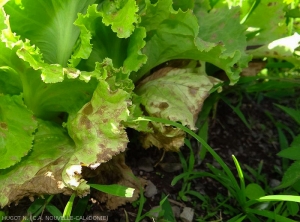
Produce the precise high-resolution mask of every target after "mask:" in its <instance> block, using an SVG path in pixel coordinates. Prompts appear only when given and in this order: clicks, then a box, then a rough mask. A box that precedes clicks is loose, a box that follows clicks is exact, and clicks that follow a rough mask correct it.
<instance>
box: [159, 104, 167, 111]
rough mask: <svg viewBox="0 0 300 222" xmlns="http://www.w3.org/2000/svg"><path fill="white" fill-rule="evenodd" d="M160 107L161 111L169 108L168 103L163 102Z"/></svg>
mask: <svg viewBox="0 0 300 222" xmlns="http://www.w3.org/2000/svg"><path fill="white" fill-rule="evenodd" d="M158 107H159V108H160V109H162V110H164V109H166V108H168V107H169V104H168V103H166V102H162V103H160V104H159V105H158Z"/></svg>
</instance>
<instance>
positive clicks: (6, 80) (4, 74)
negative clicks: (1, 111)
mask: <svg viewBox="0 0 300 222" xmlns="http://www.w3.org/2000/svg"><path fill="white" fill-rule="evenodd" d="M22 91H23V89H22V82H21V79H20V76H19V74H18V73H17V72H16V71H15V70H14V69H12V68H11V67H8V66H2V67H0V94H1V93H3V94H10V95H19V94H20V93H21V92H22Z"/></svg>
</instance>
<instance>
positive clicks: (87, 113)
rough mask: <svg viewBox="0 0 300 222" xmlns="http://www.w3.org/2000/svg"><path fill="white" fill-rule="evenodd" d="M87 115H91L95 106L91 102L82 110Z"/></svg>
mask: <svg viewBox="0 0 300 222" xmlns="http://www.w3.org/2000/svg"><path fill="white" fill-rule="evenodd" d="M82 112H83V113H84V114H85V115H90V114H92V113H93V107H92V104H91V103H88V104H87V105H86V106H85V107H84V108H83V110H82Z"/></svg>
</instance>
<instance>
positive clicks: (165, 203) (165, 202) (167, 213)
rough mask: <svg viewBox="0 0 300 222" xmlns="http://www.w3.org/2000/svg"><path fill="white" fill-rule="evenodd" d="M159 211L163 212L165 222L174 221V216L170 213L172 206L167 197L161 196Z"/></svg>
mask: <svg viewBox="0 0 300 222" xmlns="http://www.w3.org/2000/svg"><path fill="white" fill-rule="evenodd" d="M160 205H161V209H162V210H163V212H164V220H166V221H176V219H175V216H174V214H173V211H172V206H171V204H170V201H169V200H168V196H166V195H165V194H163V195H162V201H160Z"/></svg>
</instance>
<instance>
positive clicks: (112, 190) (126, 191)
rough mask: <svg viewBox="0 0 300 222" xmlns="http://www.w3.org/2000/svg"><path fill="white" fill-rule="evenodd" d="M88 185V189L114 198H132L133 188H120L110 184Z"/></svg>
mask: <svg viewBox="0 0 300 222" xmlns="http://www.w3.org/2000/svg"><path fill="white" fill-rule="evenodd" d="M89 185H90V187H92V188H94V189H96V190H99V191H101V192H104V193H108V194H111V195H114V196H119V197H132V196H133V192H134V189H133V188H130V187H125V186H121V185H118V184H112V185H100V184H89Z"/></svg>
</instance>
